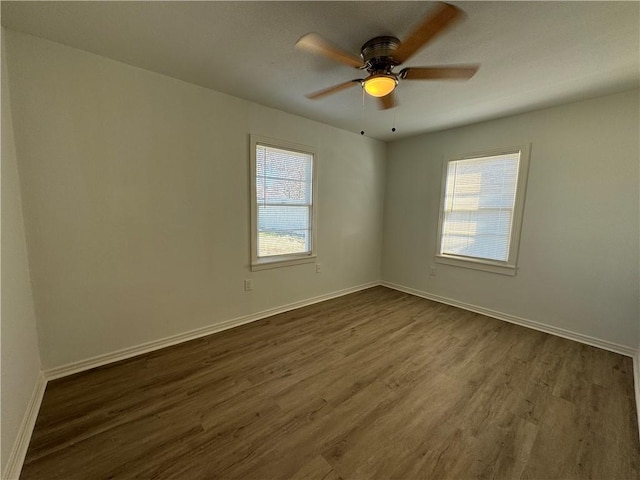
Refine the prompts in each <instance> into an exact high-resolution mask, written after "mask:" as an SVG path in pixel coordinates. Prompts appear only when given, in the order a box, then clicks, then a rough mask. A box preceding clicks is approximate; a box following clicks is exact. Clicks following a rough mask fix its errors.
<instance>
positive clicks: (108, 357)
mask: <svg viewBox="0 0 640 480" xmlns="http://www.w3.org/2000/svg"><path fill="white" fill-rule="evenodd" d="M378 285H380V282H369V283H365V284H362V285H358V286H356V287H351V288H345V289H343V290H338V291H335V292H332V293H328V294H324V295H319V296H317V297H313V298H309V299H306V300H301V301H299V302H294V303H290V304H287V305H284V306H281V307H277V308H271V309H268V310H263V311H261V312H257V313H253V314H251V315H245V316H242V317H237V318H232V319H229V320H224V321H222V322H218V323H215V324H212V325H208V326H206V327H202V328H198V329H195V330H190V331H188V332H184V333H179V334H177V335H172V336H170V337H166V338H161V339H158V340H153V341H151V342H147V343H143V344H141V345H136V346H133V347H128V348H124V349H122V350H118V351H115V352H111V353H106V354H104V355H98V356H96V357H92V358H88V359H86V360H80V361H78V362H73V363H69V364H66V365H62V366H60V367H54V368H51V369H47V370H45V372H44V375H45V378H46V379H47V380H55V379H57V378H62V377H66V376H68V375H73V374H74V373H79V372H83V371H85V370H90V369H92V368H96V367H101V366H103V365H107V364H109V363H113V362H118V361H120V360H125V359H127V358H131V357H135V356H137V355H142V354H143V353H148V352H152V351H154V350H159V349H161V348H165V347H170V346H172V345H177V344H179V343H183V342H188V341H189V340H194V339H196V338H200V337H205V336H207V335H211V334H212V333H217V332H221V331H223V330H228V329H230V328H234V327H238V326H240V325H244V324H246V323H251V322H255V321H257V320H261V319H263V318H266V317H270V316H272V315H277V314H279V313H284V312H288V311H290V310H295V309H296V308H301V307H306V306H308V305H313V304H314V303H319V302H324V301H325V300H331V299H332V298H337V297H342V296H343V295H348V294H350V293H355V292H358V291H360V290H365V289H367V288H371V287H375V286H378Z"/></svg>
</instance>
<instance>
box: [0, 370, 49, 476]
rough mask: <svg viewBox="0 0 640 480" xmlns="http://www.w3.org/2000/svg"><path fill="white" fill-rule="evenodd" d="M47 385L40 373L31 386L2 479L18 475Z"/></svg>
mask: <svg viewBox="0 0 640 480" xmlns="http://www.w3.org/2000/svg"><path fill="white" fill-rule="evenodd" d="M46 387H47V380H46V379H45V377H44V375H43V374H42V373H40V374H39V375H38V378H37V380H36V384H35V385H34V387H33V393H32V394H31V398H30V399H29V404H28V405H27V410H26V412H25V413H24V417H23V418H22V422H21V423H20V430H18V436H17V437H16V440H15V442H14V444H13V448H12V449H11V453H9V458H8V460H7V465H6V467H5V469H4V472H2V479H3V480H17V479H18V478H19V477H20V471H21V470H22V465H23V463H24V458H25V456H26V455H27V449H28V448H29V442H30V441H31V434H32V433H33V428H34V427H35V425H36V419H37V418H38V412H39V411H40V405H41V404H42V398H43V397H44V391H45V389H46Z"/></svg>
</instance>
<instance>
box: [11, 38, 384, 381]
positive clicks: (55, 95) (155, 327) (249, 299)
mask: <svg viewBox="0 0 640 480" xmlns="http://www.w3.org/2000/svg"><path fill="white" fill-rule="evenodd" d="M6 43H7V55H8V65H9V81H10V85H11V89H12V92H11V93H12V101H13V115H14V117H13V121H14V125H15V139H16V145H17V150H18V161H19V168H20V175H21V182H22V188H23V198H24V210H25V224H26V233H27V240H28V246H29V256H30V263H31V273H32V279H33V288H34V298H35V305H36V312H37V317H38V330H39V333H40V337H41V347H42V350H41V354H42V360H43V366H44V367H45V368H47V369H48V368H52V367H57V366H61V365H65V364H68V363H70V362H75V361H79V360H83V359H88V358H91V357H94V356H97V355H101V354H105V353H110V352H114V351H116V350H119V349H123V348H127V347H132V346H136V345H139V344H142V343H145V342H149V341H152V340H156V339H161V338H165V337H168V336H171V335H175V334H179V333H183V332H186V331H189V330H192V329H196V328H200V327H205V326H208V325H212V324H215V323H218V322H221V321H224V320H228V319H232V318H236V317H239V316H243V315H248V314H252V313H256V312H260V311H263V310H265V309H269V308H274V307H279V306H283V305H286V304H289V303H292V302H295V301H300V300H304V299H308V298H312V297H315V296H318V295H323V294H329V293H331V292H336V291H339V290H341V289H347V288H352V287H356V286H358V285H362V284H366V283H368V282H376V281H378V280H379V278H380V253H381V244H382V240H381V239H382V216H383V201H384V198H383V197H384V169H385V166H384V160H385V158H386V145H385V144H384V143H382V142H379V141H375V140H371V139H367V138H363V137H361V136H360V135H355V134H351V133H348V132H345V131H341V130H338V129H336V128H333V127H329V126H326V125H322V124H319V123H316V122H312V121H309V120H306V119H303V118H300V117H296V116H293V115H289V114H286V113H282V112H278V111H275V110H272V109H268V108H265V107H262V106H260V105H256V104H252V103H250V102H247V101H244V100H241V99H238V98H234V97H230V96H227V95H224V94H221V93H218V92H214V91H211V90H208V89H205V88H201V87H197V86H194V85H191V84H188V83H185V82H182V81H179V80H175V79H172V78H169V77H165V76H162V75H159V74H155V73H152V72H149V71H145V70H142V69H139V68H135V67H131V66H128V65H125V64H122V63H119V62H115V61H112V60H109V59H106V58H103V57H99V56H96V55H93V54H89V53H86V52H82V51H79V50H75V49H72V48H68V47H65V46H62V45H59V44H56V43H52V42H49V41H44V40H41V39H38V38H35V37H31V36H28V35H23V34H18V33H15V32H7V41H6ZM250 133H255V134H259V135H263V136H270V137H275V138H280V139H283V140H287V141H291V142H296V143H302V144H308V145H312V146H316V147H318V149H319V161H318V179H319V188H318V190H319V202H318V203H319V204H318V228H319V231H318V262H319V263H321V264H322V273H320V274H316V273H315V267H314V265H313V264H307V265H300V266H294V267H287V268H280V269H273V270H265V271H260V272H250V270H249V256H250V250H249V227H250V225H249V218H250V216H249V173H248V165H249V134H250ZM245 278H252V279H253V288H254V291H253V292H244V291H243V279H245Z"/></svg>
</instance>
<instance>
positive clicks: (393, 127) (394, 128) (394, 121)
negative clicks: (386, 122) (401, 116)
mask: <svg viewBox="0 0 640 480" xmlns="http://www.w3.org/2000/svg"><path fill="white" fill-rule="evenodd" d="M391 131H392V132H394V133H395V131H396V113H395V112H393V125H392V126H391Z"/></svg>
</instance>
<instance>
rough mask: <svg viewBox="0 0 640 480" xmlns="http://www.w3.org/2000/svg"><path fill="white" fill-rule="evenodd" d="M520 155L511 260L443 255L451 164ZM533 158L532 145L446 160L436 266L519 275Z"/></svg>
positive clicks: (510, 247) (439, 215) (443, 168)
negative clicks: (437, 264) (531, 155)
mask: <svg viewBox="0 0 640 480" xmlns="http://www.w3.org/2000/svg"><path fill="white" fill-rule="evenodd" d="M516 152H520V163H519V166H518V180H517V185H516V198H515V202H514V205H513V222H512V224H511V242H510V244H509V258H508V259H507V261H505V262H502V261H499V260H490V259H483V258H477V257H465V256H462V255H451V254H446V253H441V250H442V224H443V222H444V205H445V195H446V189H447V172H448V167H449V163H450V162H455V161H458V160H471V159H476V158H482V157H493V156H497V155H507V154H513V153H516ZM530 154H531V144H530V143H527V144H523V145H518V146H513V147H506V148H497V149H492V150H484V151H480V152H474V153H469V154H464V155H457V156H452V157H449V158H445V160H444V161H443V164H442V181H441V185H440V210H439V212H438V237H437V241H436V254H435V261H436V263H442V264H445V265H452V266H456V267H463V268H471V269H475V270H483V271H485V272H492V273H499V274H503V275H511V276H514V275H516V273H517V271H518V254H519V250H520V236H521V233H522V221H523V217H524V204H525V197H526V190H527V179H528V176H529V160H530Z"/></svg>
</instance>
